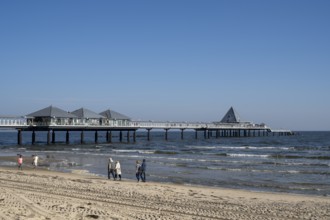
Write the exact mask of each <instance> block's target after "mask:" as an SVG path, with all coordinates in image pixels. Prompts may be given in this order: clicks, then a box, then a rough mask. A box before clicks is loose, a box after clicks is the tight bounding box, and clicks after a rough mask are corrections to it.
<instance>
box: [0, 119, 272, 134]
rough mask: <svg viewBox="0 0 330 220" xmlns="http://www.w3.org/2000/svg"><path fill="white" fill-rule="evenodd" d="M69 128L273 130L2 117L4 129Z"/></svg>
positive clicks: (257, 126)
mask: <svg viewBox="0 0 330 220" xmlns="http://www.w3.org/2000/svg"><path fill="white" fill-rule="evenodd" d="M47 126H48V127H51V128H54V127H67V128H68V129H70V128H75V127H76V128H79V127H86V128H104V129H106V128H109V129H111V128H129V129H181V130H184V129H215V130H216V129H255V130H269V131H270V130H271V129H270V128H269V127H267V126H266V125H264V124H253V123H246V122H245V123H206V122H161V121H160V122H157V121H128V122H126V123H124V124H121V123H118V122H117V121H110V122H109V123H107V124H101V123H100V124H98V123H82V122H73V121H71V122H70V123H60V122H34V123H30V122H29V123H28V121H27V119H26V118H24V117H0V127H2V128H28V127H47Z"/></svg>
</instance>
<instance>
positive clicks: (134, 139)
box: [133, 130, 136, 143]
mask: <svg viewBox="0 0 330 220" xmlns="http://www.w3.org/2000/svg"><path fill="white" fill-rule="evenodd" d="M133 141H134V143H135V142H136V130H134V132H133Z"/></svg>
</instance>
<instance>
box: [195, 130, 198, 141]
mask: <svg viewBox="0 0 330 220" xmlns="http://www.w3.org/2000/svg"><path fill="white" fill-rule="evenodd" d="M195 139H196V140H197V139H198V131H197V130H195Z"/></svg>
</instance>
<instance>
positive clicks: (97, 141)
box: [95, 131, 99, 144]
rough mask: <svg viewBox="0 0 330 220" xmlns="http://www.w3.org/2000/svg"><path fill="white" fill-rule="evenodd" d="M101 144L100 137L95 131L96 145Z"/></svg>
mask: <svg viewBox="0 0 330 220" xmlns="http://www.w3.org/2000/svg"><path fill="white" fill-rule="evenodd" d="M98 143H99V135H98V132H97V131H95V144H98Z"/></svg>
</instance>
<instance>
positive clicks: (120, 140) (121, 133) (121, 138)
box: [119, 131, 123, 142]
mask: <svg viewBox="0 0 330 220" xmlns="http://www.w3.org/2000/svg"><path fill="white" fill-rule="evenodd" d="M119 142H123V132H122V131H120V132H119Z"/></svg>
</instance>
